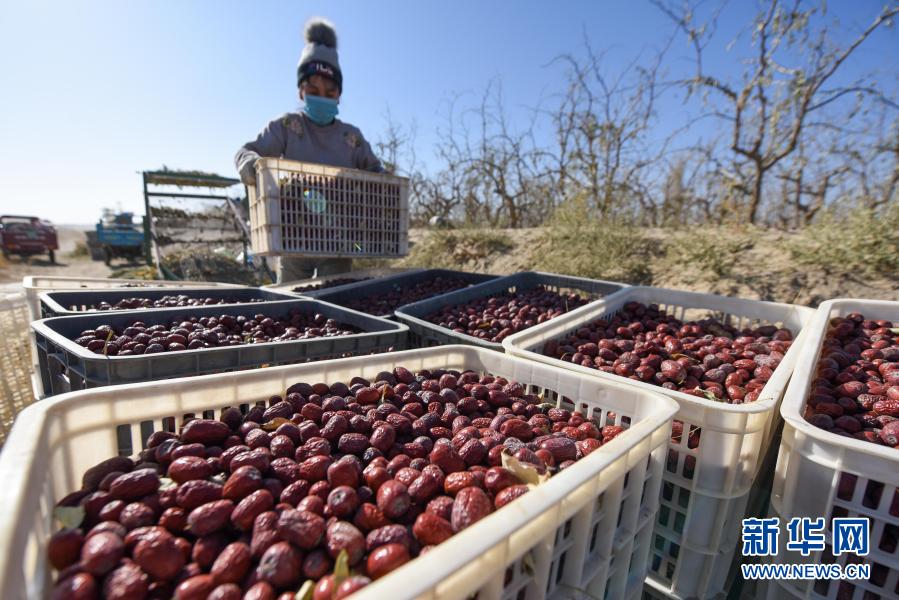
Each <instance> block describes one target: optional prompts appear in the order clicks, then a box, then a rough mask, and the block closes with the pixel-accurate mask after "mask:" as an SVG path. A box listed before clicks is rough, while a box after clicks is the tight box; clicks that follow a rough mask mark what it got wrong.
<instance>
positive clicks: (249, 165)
mask: <svg viewBox="0 0 899 600" xmlns="http://www.w3.org/2000/svg"><path fill="white" fill-rule="evenodd" d="M257 160H259V159H258V158H253V159H250V160H247V161H245V162H244V163H243V165H242V166H241V167H240V180H241V181H243V182H244V183H245V184H246V185H248V186H252V187H256V161H257Z"/></svg>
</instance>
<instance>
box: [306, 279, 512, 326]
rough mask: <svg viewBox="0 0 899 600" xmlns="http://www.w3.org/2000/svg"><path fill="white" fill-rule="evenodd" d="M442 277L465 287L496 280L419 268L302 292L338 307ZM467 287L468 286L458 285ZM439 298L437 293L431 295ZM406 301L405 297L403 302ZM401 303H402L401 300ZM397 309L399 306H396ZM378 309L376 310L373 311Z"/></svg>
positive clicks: (389, 312)
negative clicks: (458, 281) (408, 271)
mask: <svg viewBox="0 0 899 600" xmlns="http://www.w3.org/2000/svg"><path fill="white" fill-rule="evenodd" d="M438 277H442V278H444V279H458V280H462V281H464V282H466V283H468V285H469V286H473V285H477V284H479V283H484V282H485V281H491V280H493V279H496V278H497V277H496V275H486V274H484V273H466V272H464V271H450V270H449V269H426V270H423V271H413V272H411V273H400V274H399V275H391V276H389V277H381V278H379V279H372V280H370V281H360V282H359V283H351V284H347V285H344V286H341V287H337V288H333V289H329V290H321V291H319V292H311V293H309V294H306V295H308V296H310V297H312V298H315V299H317V300H324V301H325V302H332V303H334V304H339V305H341V306H346V304H347V303H348V302H353V301H356V302H366V301H367V300H368V299H370V298H372V297H374V296H378V295H380V294H385V293H390V292H395V293H400V294H402V293H403V291H408V290H409V289H411V288H412V287H413V286H415V285H416V284H418V283H421V282H424V281H430V280H433V279H436V278H438ZM461 289H469V288H461ZM433 297H435V298H436V297H439V296H433ZM406 303H408V297H407V302H406ZM404 304H405V303H404ZM397 308H399V307H397ZM357 310H363V311H364V312H367V313H368V314H374V315H375V316H379V317H392V316H393V315H394V312H395V311H394V310H390V311H388V312H387V313H386V314H375V313H376V311H375V310H372V312H369V309H363V308H362V307H357ZM377 312H380V311H377Z"/></svg>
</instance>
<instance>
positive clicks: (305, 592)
mask: <svg viewBox="0 0 899 600" xmlns="http://www.w3.org/2000/svg"><path fill="white" fill-rule="evenodd" d="M313 591H315V582H314V581H312V580H311V579H307V580H306V581H304V582H303V585H302V586H301V587H300V589H299V591H297V593H296V595H295V596H294V600H312V592H313Z"/></svg>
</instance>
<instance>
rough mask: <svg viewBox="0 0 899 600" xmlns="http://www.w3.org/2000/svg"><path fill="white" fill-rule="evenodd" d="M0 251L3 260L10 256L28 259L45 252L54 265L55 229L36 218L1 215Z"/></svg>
mask: <svg viewBox="0 0 899 600" xmlns="http://www.w3.org/2000/svg"><path fill="white" fill-rule="evenodd" d="M0 249H2V251H3V258H9V256H10V255H11V254H18V255H19V256H22V257H28V256H33V255H35V254H44V253H45V252H46V253H47V255H48V256H49V257H50V262H51V263H55V262H56V251H57V250H59V241H58V240H57V238H56V229H55V228H54V227H53V225H52V224H51V223H50V222H49V221H44V220H42V219H39V218H38V217H25V216H21V215H3V216H0Z"/></svg>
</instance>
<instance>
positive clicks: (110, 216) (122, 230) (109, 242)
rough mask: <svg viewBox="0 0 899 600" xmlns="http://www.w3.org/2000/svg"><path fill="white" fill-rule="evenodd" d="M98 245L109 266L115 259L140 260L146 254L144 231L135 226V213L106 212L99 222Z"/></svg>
mask: <svg viewBox="0 0 899 600" xmlns="http://www.w3.org/2000/svg"><path fill="white" fill-rule="evenodd" d="M96 229H97V240H96V244H97V245H98V246H99V247H100V248H102V249H103V259H104V262H105V263H106V264H107V265H109V264H111V263H112V259H114V258H124V259H126V260H128V261H129V262H135V261H138V260H140V258H141V256H142V255H143V252H144V231H143V228H142V227H141V226H139V225H135V224H134V213H130V212H122V213H112V212H106V213H104V215H103V218H102V219H100V221H98V222H97V228H96Z"/></svg>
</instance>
